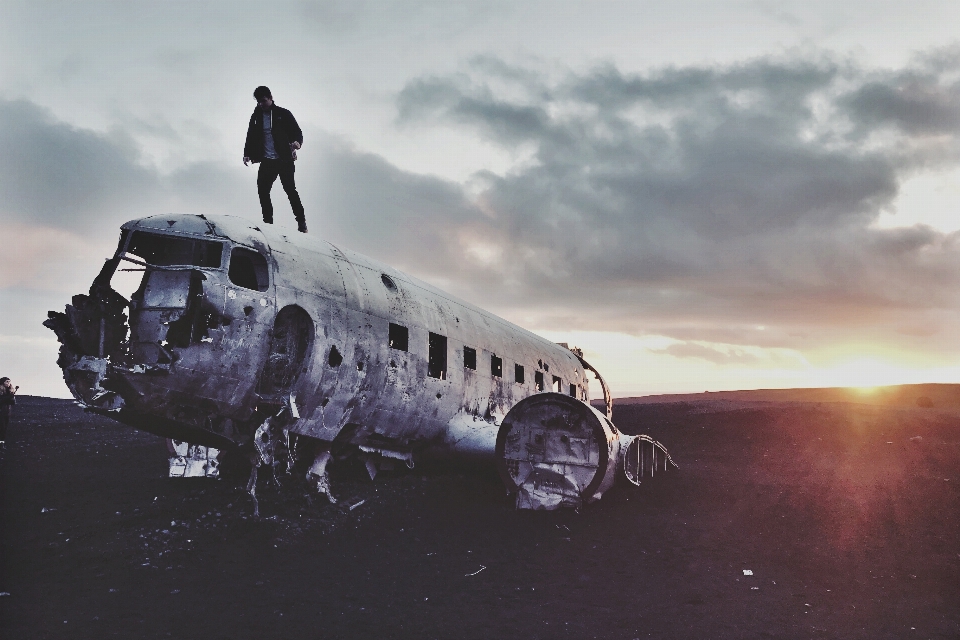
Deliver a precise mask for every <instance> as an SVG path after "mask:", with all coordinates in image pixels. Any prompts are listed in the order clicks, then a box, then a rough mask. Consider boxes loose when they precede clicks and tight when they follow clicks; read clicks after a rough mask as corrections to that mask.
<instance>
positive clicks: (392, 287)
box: [380, 273, 397, 291]
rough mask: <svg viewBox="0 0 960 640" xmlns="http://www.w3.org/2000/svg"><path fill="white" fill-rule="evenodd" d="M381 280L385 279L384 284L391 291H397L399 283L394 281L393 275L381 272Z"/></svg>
mask: <svg viewBox="0 0 960 640" xmlns="http://www.w3.org/2000/svg"><path fill="white" fill-rule="evenodd" d="M380 280H382V281H383V286H385V287H386V288H387V289H389V290H390V291H396V290H397V283H396V282H394V281H393V278H391V277H390V276H388V275H387V274H385V273H381V274H380Z"/></svg>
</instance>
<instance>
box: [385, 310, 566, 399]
mask: <svg viewBox="0 0 960 640" xmlns="http://www.w3.org/2000/svg"><path fill="white" fill-rule="evenodd" d="M389 341H390V348H391V349H397V350H398V351H406V350H407V346H408V345H409V342H410V332H409V331H408V330H407V328H406V327H404V326H402V325H399V324H394V323H392V322H391V323H390V335H389ZM463 367H464V368H465V369H472V370H473V371H476V370H477V350H476V349H474V348H473V347H467V346H464V347H463ZM427 375H428V376H430V377H431V378H439V379H440V380H445V379H446V377H447V337H446V336H442V335H440V334H438V333H433V332H431V333H430V339H429V340H428V357H427ZM490 375H491V376H493V377H494V378H503V358H500V357H498V356H495V355H494V354H492V353H491V354H490ZM513 379H514V381H515V382H518V383H520V384H524V383H525V382H526V377H525V374H524V368H523V365H522V364H514V365H513ZM533 382H534V384H535V385H536V387H537V391H544V390H545V389H546V385H545V380H544V376H543V371H535V372H534V373H533ZM552 390H553V391H556V392H557V393H563V380H561V379H560V378H559V377H558V376H553V385H552ZM569 394H570V395H571V396H573V397H577V385H575V384H571V385H570V387H569Z"/></svg>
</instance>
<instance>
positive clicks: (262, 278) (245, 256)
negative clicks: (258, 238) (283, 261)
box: [227, 247, 270, 291]
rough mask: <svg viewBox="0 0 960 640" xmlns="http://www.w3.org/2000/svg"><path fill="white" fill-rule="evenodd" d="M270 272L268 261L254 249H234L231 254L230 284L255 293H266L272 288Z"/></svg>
mask: <svg viewBox="0 0 960 640" xmlns="http://www.w3.org/2000/svg"><path fill="white" fill-rule="evenodd" d="M269 273H270V270H269V269H268V268H267V259H266V258H264V257H263V255H262V254H260V253H259V252H257V251H254V250H253V249H247V248H245V247H234V248H233V250H232V251H231V252H230V270H229V272H228V274H227V275H228V277H229V278H230V282H232V283H233V284H235V285H237V286H238V287H243V288H244V289H251V290H253V291H266V290H267V289H269V288H270V275H269Z"/></svg>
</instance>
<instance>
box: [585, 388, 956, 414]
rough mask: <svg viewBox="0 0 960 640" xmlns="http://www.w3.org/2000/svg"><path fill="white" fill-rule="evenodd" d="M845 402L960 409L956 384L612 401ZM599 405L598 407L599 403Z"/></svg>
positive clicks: (717, 393) (616, 400) (761, 391)
mask: <svg viewBox="0 0 960 640" xmlns="http://www.w3.org/2000/svg"><path fill="white" fill-rule="evenodd" d="M717 400H726V401H731V402H848V403H856V404H873V405H883V406H913V407H918V406H919V407H927V408H939V409H957V408H960V384H903V385H892V386H886V387H872V388H867V389H859V388H851V387H824V388H814V389H756V390H752V391H748V390H744V391H713V392H706V393H683V394H662V395H653V396H640V397H635V398H614V401H613V403H614V406H616V405H618V404H619V405H625V404H627V405H629V404H657V403H667V402H704V401H717ZM601 404H602V403H601Z"/></svg>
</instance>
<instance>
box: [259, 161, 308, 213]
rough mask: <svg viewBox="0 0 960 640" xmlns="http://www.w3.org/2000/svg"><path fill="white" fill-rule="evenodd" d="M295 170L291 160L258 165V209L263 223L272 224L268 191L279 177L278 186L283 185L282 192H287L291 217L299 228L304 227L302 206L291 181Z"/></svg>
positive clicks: (271, 204)
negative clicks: (295, 220) (261, 210)
mask: <svg viewBox="0 0 960 640" xmlns="http://www.w3.org/2000/svg"><path fill="white" fill-rule="evenodd" d="M295 170H296V167H295V166H294V163H293V161H292V160H263V161H262V162H261V163H260V171H259V172H258V173H257V192H258V193H259V194H260V208H261V209H263V221H264V222H267V223H269V224H273V203H272V202H271V201H270V189H272V188H273V183H274V182H276V180H277V176H280V184H282V185H283V190H284V191H286V192H287V197H288V198H290V208H291V209H293V217H295V218H296V219H297V224H299V225H300V226H301V227H304V226H306V224H307V222H306V218H304V216H303V204H302V203H301V202H300V194H299V193H297V185H296V183H295V182H294V180H293V172H294V171H295Z"/></svg>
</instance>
